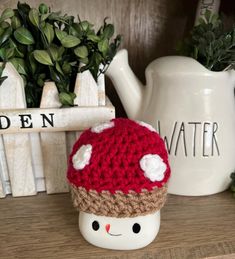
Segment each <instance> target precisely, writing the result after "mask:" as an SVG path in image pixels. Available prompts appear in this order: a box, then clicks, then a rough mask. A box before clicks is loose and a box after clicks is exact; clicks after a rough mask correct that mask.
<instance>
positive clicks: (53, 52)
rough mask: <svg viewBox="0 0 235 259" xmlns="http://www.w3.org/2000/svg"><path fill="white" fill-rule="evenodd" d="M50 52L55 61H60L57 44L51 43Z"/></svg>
mask: <svg viewBox="0 0 235 259" xmlns="http://www.w3.org/2000/svg"><path fill="white" fill-rule="evenodd" d="M48 52H49V53H50V56H51V57H52V59H53V61H58V59H59V49H58V47H57V46H56V45H55V46H54V45H51V46H50V47H49V48H48Z"/></svg>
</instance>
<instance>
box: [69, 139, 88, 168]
mask: <svg viewBox="0 0 235 259" xmlns="http://www.w3.org/2000/svg"><path fill="white" fill-rule="evenodd" d="M91 154H92V145H90V144H87V145H82V146H81V147H80V148H79V149H78V150H77V152H76V153H75V154H74V155H73V158H72V161H73V167H74V168H75V169H77V170H81V169H83V168H84V167H85V166H86V165H89V163H90V159H91Z"/></svg>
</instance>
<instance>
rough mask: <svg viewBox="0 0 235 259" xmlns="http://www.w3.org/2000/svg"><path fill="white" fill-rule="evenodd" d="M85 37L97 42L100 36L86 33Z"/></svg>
mask: <svg viewBox="0 0 235 259" xmlns="http://www.w3.org/2000/svg"><path fill="white" fill-rule="evenodd" d="M87 39H89V40H91V41H93V42H99V41H100V37H99V36H97V35H95V34H87Z"/></svg>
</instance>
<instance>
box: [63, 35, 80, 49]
mask: <svg viewBox="0 0 235 259" xmlns="http://www.w3.org/2000/svg"><path fill="white" fill-rule="evenodd" d="M80 42H81V41H80V39H78V38H76V37H74V36H72V35H68V36H67V37H65V38H63V39H62V40H61V44H62V45H63V46H64V47H65V48H73V47H75V46H77V45H78V44H79V43H80Z"/></svg>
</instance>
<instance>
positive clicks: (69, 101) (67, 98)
mask: <svg viewBox="0 0 235 259" xmlns="http://www.w3.org/2000/svg"><path fill="white" fill-rule="evenodd" d="M75 98H76V94H75V93H65V92H62V93H60V94H59V99H60V102H61V103H62V104H63V105H66V106H73V104H74V99H75Z"/></svg>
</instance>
